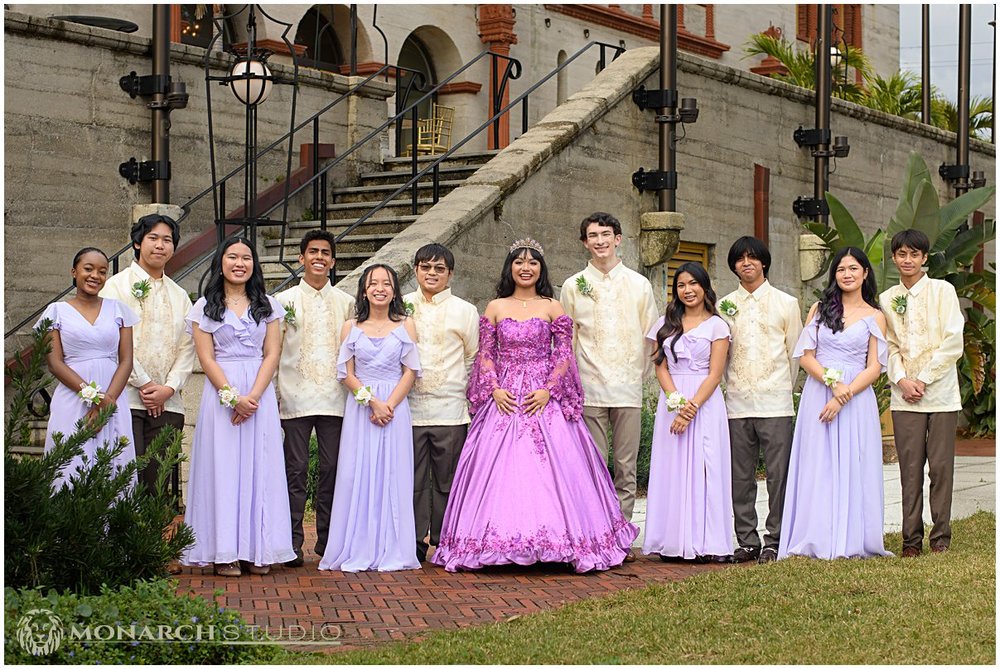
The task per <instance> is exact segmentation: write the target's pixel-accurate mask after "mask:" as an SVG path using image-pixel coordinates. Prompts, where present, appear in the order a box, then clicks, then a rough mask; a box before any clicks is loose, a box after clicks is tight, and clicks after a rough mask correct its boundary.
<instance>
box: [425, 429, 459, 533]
mask: <svg viewBox="0 0 1000 669" xmlns="http://www.w3.org/2000/svg"><path fill="white" fill-rule="evenodd" d="M468 432H469V426H468V425H430V426H414V428H413V519H414V521H415V523H416V529H417V543H418V544H420V545H424V537H426V536H427V532H428V531H430V535H431V545H433V546H437V544H438V540H439V539H440V538H441V523H442V522H443V521H444V511H445V509H446V508H447V506H448V495H449V494H450V493H451V482H452V480H454V478H455V468H456V467H457V466H458V456H459V455H461V453H462V446H463V445H464V444H465V437H466V435H467V434H468ZM432 477H433V484H432V483H431V479H432Z"/></svg>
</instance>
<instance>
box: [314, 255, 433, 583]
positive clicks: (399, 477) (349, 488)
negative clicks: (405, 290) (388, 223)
mask: <svg viewBox="0 0 1000 669" xmlns="http://www.w3.org/2000/svg"><path fill="white" fill-rule="evenodd" d="M355 305H356V306H355V308H356V310H357V315H358V317H357V320H356V321H355V320H351V321H347V322H346V323H344V330H343V333H342V336H341V341H342V342H343V343H342V344H341V345H340V358H339V359H338V360H337V378H339V379H340V380H341V381H343V383H344V385H345V386H347V389H348V390H349V391H350V392H351V393H352V396H350V397H348V398H347V406H346V407H345V408H344V427H343V428H342V430H341V433H340V458H339V460H338V461H337V482H336V484H335V486H334V489H333V509H332V512H331V515H330V534H329V537H328V539H327V542H326V549H325V550H324V551H323V559H322V560H321V561H320V563H319V568H320V569H339V570H341V571H365V570H369V569H372V570H378V571H395V570H399V569H419V568H420V562H419V561H418V560H417V547H416V544H415V543H414V541H413V537H414V535H415V534H416V522H415V521H414V518H413V428H412V426H411V425H410V406H409V404H408V403H407V401H406V395H407V393H409V392H410V388H412V387H413V383H414V381H416V378H417V376H419V375H420V361H419V359H418V357H417V347H416V344H415V343H414V341H415V340H416V337H417V335H416V330H415V328H414V326H413V319H411V318H407V316H406V307H405V305H404V304H403V298H402V295H401V294H400V291H399V278H398V277H397V276H396V272H395V271H394V270H393V269H392V268H391V267H389V266H387V265H372V266H370V267H368V268H367V269H366V270H365V271H364V273H363V274H362V275H361V279H360V280H359V281H358V294H357V299H356V301H355Z"/></svg>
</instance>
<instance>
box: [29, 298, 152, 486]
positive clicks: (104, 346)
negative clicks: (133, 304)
mask: <svg viewBox="0 0 1000 669" xmlns="http://www.w3.org/2000/svg"><path fill="white" fill-rule="evenodd" d="M46 318H48V319H50V320H51V321H52V329H53V330H58V331H59V337H60V340H61V342H62V349H63V360H64V361H65V362H66V364H67V365H69V367H70V368H71V369H72V370H73V371H74V372H76V373H77V374H79V375H80V378H82V379H83V380H84V381H86V382H88V383H89V382H90V381H96V382H97V385H98V386H100V388H101V390H104V391H106V390H107V389H108V386H109V385H110V384H111V379H112V377H114V375H115V370H116V369H118V341H119V335H120V330H121V328H123V327H126V328H130V327H132V326H133V325H135V324H136V323H138V322H139V317H138V316H137V315H136V314H135V312H134V311H132V310H131V309H129V308H128V307H127V306H125V305H124V304H122V303H121V302H119V301H118V300H113V299H111V298H104V299H103V300H102V301H101V310H100V313H99V314H98V316H97V320H96V321H94V324H93V325H91V324H90V322H89V321H88V320H87V319H86V318H84V317H83V314H81V313H80V312H79V311H77V310H76V309H74V308H73V307H72V306H70V305H69V304H66V303H65V302H54V303H52V304H50V305H49V306H48V307H47V308H46V309H45V313H43V314H42V317H41V318H40V319H39V320H38V323H36V324H35V327H38V325H39V324H40V323H41V322H42V321H43V320H45V319H46ZM78 392H79V389H76V390H74V389H71V388H67V387H66V386H65V385H63V384H62V383H57V384H56V389H55V392H54V393H53V394H52V404H51V407H50V410H49V424H48V427H47V428H46V431H45V452H46V453H48V452H49V451H51V450H52V449H53V448H54V447H55V442H54V441H53V439H52V435H54V434H55V433H56V432H61V433H62V435H63V437H64V438H68V437H69V436H70V435H71V434H73V433H74V432H76V422H77V421H78V420H80V419H81V418H83V417H84V416H85V415H87V412H88V411H89V410H90V407H88V406H87V405H86V404H84V403H83V402H82V401H81V400H80V396H79V395H78V394H77V393H78ZM117 405H118V410H117V411H115V413H114V415H113V416H111V419H110V420H108V423H107V425H105V426H104V428H103V429H102V430H101V431H100V432H99V433H98V434H97V436H95V437H94V438H93V439H91V440H90V441H88V442H86V443H85V444H83V455H82V456H78V457H76V458H73V459H72V460H71V461H70V463H69V464H68V465H67V466H66V467H65V468H64V469H63V470H62V471H61V472H60V474H59V478H58V479H56V488H57V489H58V488H61V487H62V486H63V485H66V484H67V483H69V478H70V476H72V475H73V474H75V473H76V471H77V470H78V469H79V468H80V465H81V464H82V462H83V457H86V458H87V459H88V461H89V462H91V463H93V461H94V455H95V453H96V452H97V449H98V447H100V446H104V445H105V444H106V443H109V444H113V443H115V442H117V441H118V440H119V439H121V438H125V439H127V440H128V445H127V446H126V447H125V449H124V450H123V451H122V453H121V455H119V456H118V458H117V459H116V460H115V465H116V466H118V467H123V466H125V465H126V464H128V463H129V462H132V461H133V460H135V446H134V444H133V443H132V412H131V411H130V410H129V408H128V395H126V393H125V391H124V390H122V394H121V395H119V397H118V402H117Z"/></svg>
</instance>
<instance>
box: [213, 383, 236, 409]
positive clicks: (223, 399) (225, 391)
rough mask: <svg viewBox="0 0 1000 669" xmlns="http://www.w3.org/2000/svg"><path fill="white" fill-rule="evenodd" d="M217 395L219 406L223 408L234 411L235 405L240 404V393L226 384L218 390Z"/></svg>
mask: <svg viewBox="0 0 1000 669" xmlns="http://www.w3.org/2000/svg"><path fill="white" fill-rule="evenodd" d="M218 394H219V404H221V405H222V406H224V407H229V408H230V409H235V408H236V405H237V404H239V403H240V391H239V390H237V389H236V388H234V387H233V386H231V385H229V384H228V383H227V384H226V385H224V386H222V387H221V388H219V391H218Z"/></svg>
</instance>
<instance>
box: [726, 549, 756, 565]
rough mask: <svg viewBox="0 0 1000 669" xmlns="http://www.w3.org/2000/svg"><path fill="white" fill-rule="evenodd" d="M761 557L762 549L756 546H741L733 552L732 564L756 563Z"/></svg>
mask: <svg viewBox="0 0 1000 669" xmlns="http://www.w3.org/2000/svg"><path fill="white" fill-rule="evenodd" d="M759 557H760V549H759V548H757V547H756V546H740V547H739V548H737V549H736V550H735V551H733V557H732V562H735V563H736V564H743V563H744V562H755V561H756V560H757V558H759Z"/></svg>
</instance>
